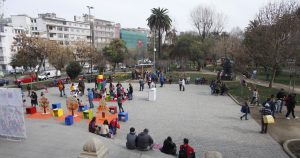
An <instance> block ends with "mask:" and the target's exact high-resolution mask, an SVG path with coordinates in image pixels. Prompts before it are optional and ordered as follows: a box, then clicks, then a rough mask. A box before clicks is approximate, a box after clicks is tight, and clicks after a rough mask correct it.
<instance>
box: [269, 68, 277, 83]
mask: <svg viewBox="0 0 300 158" xmlns="http://www.w3.org/2000/svg"><path fill="white" fill-rule="evenodd" d="M275 75H276V66H275V67H273V74H272V78H271V80H270V83H269V88H272V85H273V82H274V79H275Z"/></svg>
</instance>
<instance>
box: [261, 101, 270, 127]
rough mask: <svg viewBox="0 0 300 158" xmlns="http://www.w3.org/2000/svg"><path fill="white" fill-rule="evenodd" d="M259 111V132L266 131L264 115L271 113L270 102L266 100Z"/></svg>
mask: <svg viewBox="0 0 300 158" xmlns="http://www.w3.org/2000/svg"><path fill="white" fill-rule="evenodd" d="M260 113H261V132H260V133H267V130H268V123H265V122H264V116H266V115H271V114H272V111H271V108H270V104H269V103H268V102H266V103H265V104H264V106H263V107H262V108H261V110H260Z"/></svg>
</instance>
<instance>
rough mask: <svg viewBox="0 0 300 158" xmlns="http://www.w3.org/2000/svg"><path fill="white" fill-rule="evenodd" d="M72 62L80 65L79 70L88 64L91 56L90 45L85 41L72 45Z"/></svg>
mask: <svg viewBox="0 0 300 158" xmlns="http://www.w3.org/2000/svg"><path fill="white" fill-rule="evenodd" d="M72 49H73V50H74V54H73V57H74V60H75V61H78V62H79V63H80V66H81V68H82V67H83V66H84V65H85V64H86V63H88V62H89V60H90V57H91V56H92V55H91V54H92V53H91V48H90V45H89V44H88V43H87V42H85V41H77V42H75V43H73V48H72Z"/></svg>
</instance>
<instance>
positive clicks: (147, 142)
mask: <svg viewBox="0 0 300 158" xmlns="http://www.w3.org/2000/svg"><path fill="white" fill-rule="evenodd" d="M126 140H127V141H126V147H127V149H130V150H134V149H138V150H141V151H147V150H150V149H152V148H153V146H154V141H153V139H152V137H151V136H150V135H149V130H148V129H147V128H145V129H144V130H143V132H141V133H139V134H138V135H137V134H136V132H135V128H134V127H131V128H130V131H129V133H128V134H127V137H126ZM159 150H160V151H161V152H163V153H165V154H170V155H178V157H179V158H194V157H195V151H194V149H193V147H191V146H190V145H189V140H188V139H187V138H184V140H183V145H181V146H180V149H179V152H178V154H177V148H176V144H175V143H174V142H173V141H172V138H171V137H170V136H168V137H167V138H166V139H165V140H164V143H163V146H162V147H161V148H160V149H159Z"/></svg>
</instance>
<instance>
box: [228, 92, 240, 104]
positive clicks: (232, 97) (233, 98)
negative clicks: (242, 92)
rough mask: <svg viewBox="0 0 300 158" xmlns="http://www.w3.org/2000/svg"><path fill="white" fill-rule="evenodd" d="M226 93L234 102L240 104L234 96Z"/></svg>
mask: <svg viewBox="0 0 300 158" xmlns="http://www.w3.org/2000/svg"><path fill="white" fill-rule="evenodd" d="M227 95H228V96H229V97H230V98H231V99H232V100H233V101H234V102H235V103H236V104H238V105H241V103H240V102H239V101H238V100H236V99H235V97H234V96H232V95H231V94H230V93H227Z"/></svg>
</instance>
